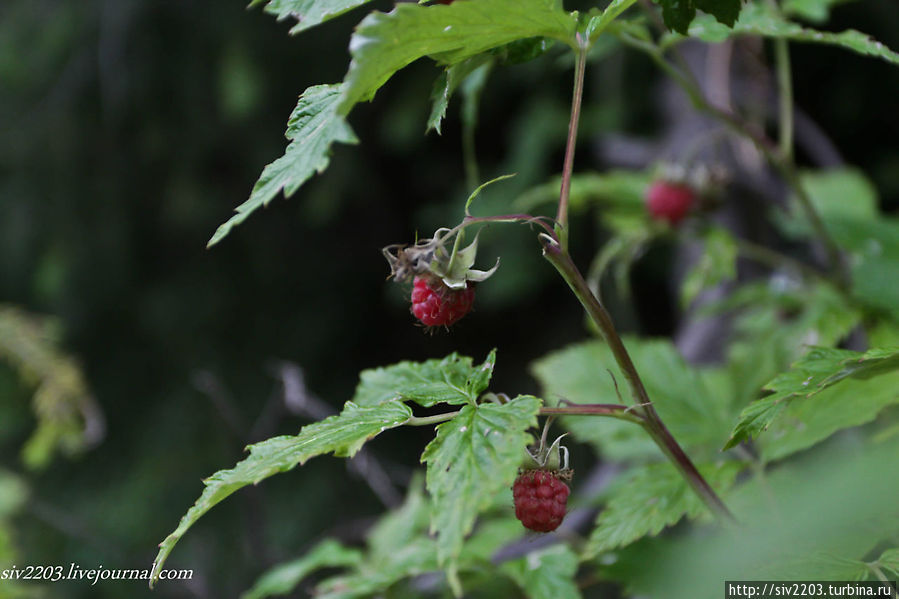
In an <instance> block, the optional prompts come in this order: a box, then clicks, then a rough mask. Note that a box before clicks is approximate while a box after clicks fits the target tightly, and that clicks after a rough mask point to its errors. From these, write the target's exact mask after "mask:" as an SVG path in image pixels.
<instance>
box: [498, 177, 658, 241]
mask: <svg viewBox="0 0 899 599" xmlns="http://www.w3.org/2000/svg"><path fill="white" fill-rule="evenodd" d="M650 181H651V176H650V174H649V173H648V172H645V171H627V170H610V171H606V172H603V173H579V174H576V175H573V176H572V177H571V190H570V194H569V197H568V202H569V209H570V210H571V211H580V210H584V209H586V208H589V207H590V206H592V205H594V204H595V205H597V206H598V207H599V208H600V210H601V212H600V216H601V218H602V220H603V222H605V223H608V225H609V226H610V227H611V228H613V229H615V230H616V231H619V232H631V231H634V230H636V229H640V228H644V227H645V223H646V208H645V206H644V202H645V197H646V188H647V187H648V186H649V183H650ZM560 185H561V179H560V178H555V179H553V180H552V181H550V182H548V183H544V184H542V185H539V186H537V187H533V188H531V189H529V190H528V191H526V192H525V193H523V194H522V195H521V196H519V198H518V199H517V200H516V201H515V204H516V206H517V207H518V208H519V209H521V210H531V209H533V208H534V207H535V206H539V205H541V204H544V203H550V202H557V201H558V200H559V187H560Z"/></svg>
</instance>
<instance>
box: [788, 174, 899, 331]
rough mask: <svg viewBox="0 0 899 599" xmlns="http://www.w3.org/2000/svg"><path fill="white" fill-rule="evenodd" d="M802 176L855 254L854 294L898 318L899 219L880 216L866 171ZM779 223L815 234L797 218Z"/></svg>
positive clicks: (828, 222) (833, 231)
mask: <svg viewBox="0 0 899 599" xmlns="http://www.w3.org/2000/svg"><path fill="white" fill-rule="evenodd" d="M800 178H801V182H802V185H803V187H804V188H805V189H806V191H807V192H808V194H809V196H810V197H811V200H812V203H813V204H814V206H815V208H816V209H817V210H818V212H819V214H820V215H821V220H823V221H824V225H825V227H826V228H827V230H828V232H829V233H830V235H831V236H832V237H833V238H834V239H835V240H836V242H837V243H838V244H839V245H840V246H841V247H843V248H844V249H845V250H847V251H848V252H849V253H850V254H851V259H850V261H849V262H850V267H851V272H852V293H853V295H854V296H855V297H857V298H858V299H859V300H861V301H862V302H863V303H865V304H867V305H868V306H871V307H872V308H875V309H878V310H883V311H887V312H893V313H894V314H899V285H896V284H895V283H894V281H896V280H897V279H899V219H896V218H891V217H888V216H885V215H882V214H880V213H879V211H878V199H877V190H876V189H875V187H874V185H873V184H872V183H871V182H870V181H869V180H868V178H867V177H865V175H864V173H862V172H861V171H858V170H856V169H852V168H840V169H832V170H827V171H803V172H802V173H801V174H800ZM794 212H795V211H794ZM780 224H781V225H782V227H783V228H784V229H785V230H786V231H787V232H788V233H790V234H793V235H796V234H798V235H805V236H810V235H812V233H811V231H810V230H809V228H808V226H807V225H805V223H804V221H802V220H800V219H799V218H798V217H797V218H794V219H787V220H784V221H783V222H781V223H780Z"/></svg>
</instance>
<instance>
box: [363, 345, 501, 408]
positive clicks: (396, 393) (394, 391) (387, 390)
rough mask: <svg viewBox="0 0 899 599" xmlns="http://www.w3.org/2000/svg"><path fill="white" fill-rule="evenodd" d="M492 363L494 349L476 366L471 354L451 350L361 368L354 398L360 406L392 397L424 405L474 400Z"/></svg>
mask: <svg viewBox="0 0 899 599" xmlns="http://www.w3.org/2000/svg"><path fill="white" fill-rule="evenodd" d="M495 364H496V350H493V351H491V352H490V354H489V355H488V356H487V359H485V360H484V363H483V364H481V365H479V366H475V365H474V364H472V359H471V358H467V357H464V356H460V355H458V354H456V353H453V354H450V355H448V356H447V357H445V358H442V359H435V360H427V361H425V362H399V363H398V364H393V365H392V366H386V367H383V368H374V369H371V370H363V371H362V373H361V374H360V375H359V385H358V386H357V387H356V394H355V395H354V396H353V401H354V402H355V403H357V404H359V405H360V406H375V405H379V404H382V403H384V402H387V401H391V400H395V399H401V400H404V401H414V402H415V403H417V404H419V405H421V406H424V407H431V406H433V405H435V404H438V403H448V404H464V403H474V402H475V401H476V400H477V399H478V396H479V395H480V394H481V393H482V392H483V391H484V390H485V389H486V388H487V385H488V383H489V382H490V377H491V375H492V374H493V367H494V365H495Z"/></svg>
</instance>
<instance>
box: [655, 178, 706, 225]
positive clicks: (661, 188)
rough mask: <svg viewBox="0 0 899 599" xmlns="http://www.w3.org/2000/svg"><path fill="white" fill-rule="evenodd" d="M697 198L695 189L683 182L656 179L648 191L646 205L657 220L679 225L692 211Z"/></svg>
mask: <svg viewBox="0 0 899 599" xmlns="http://www.w3.org/2000/svg"><path fill="white" fill-rule="evenodd" d="M694 200H695V194H694V193H693V189H692V188H691V187H690V186H688V185H685V184H683V183H674V182H670V181H655V182H653V184H652V185H650V186H649V191H648V192H647V193H646V207H647V208H648V209H649V214H650V216H652V218H654V219H655V220H664V221H668V223H670V224H671V225H677V223H679V222H680V221H681V220H683V218H684V217H685V216H686V215H687V212H689V211H690V208H691V207H692V206H693V201H694Z"/></svg>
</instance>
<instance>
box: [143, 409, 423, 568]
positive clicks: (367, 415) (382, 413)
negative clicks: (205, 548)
mask: <svg viewBox="0 0 899 599" xmlns="http://www.w3.org/2000/svg"><path fill="white" fill-rule="evenodd" d="M411 416H412V410H410V409H409V407H408V406H407V405H405V404H403V403H400V402H387V403H382V404H379V405H374V406H361V407H360V406H358V405H356V404H354V403H353V402H347V403H346V405H345V406H344V409H343V411H342V412H341V413H340V414H337V415H335V416H330V417H328V418H325V419H324V420H322V421H321V422H316V423H313V424H309V425H307V426H304V427H303V428H302V430H300V433H299V434H298V435H296V436H289V435H285V436H280V437H273V438H271V439H268V440H266V441H262V442H261V443H256V444H255V445H250V446H249V447H248V448H247V449H249V451H250V455H249V457H247V458H246V459H244V460H243V461H241V462H239V463H238V464H237V465H236V466H234V468H231V469H230V470H220V471H218V472H216V473H215V474H213V475H212V476H210V477H209V478H207V479H206V480H204V481H203V484H204V485H206V488H205V489H203V493H202V495H200V498H199V499H198V500H197V502H196V503H195V504H194V505H193V507H191V508H190V509H189V510H188V511H187V513H186V514H185V515H184V516H183V517H182V518H181V522H180V523H179V524H178V528H177V529H175V531H174V532H173V533H172V534H170V535H169V536H168V537H166V538H165V540H164V541H163V542H162V543H160V544H159V553H158V554H157V556H156V560H155V561H154V569H153V574H152V578H151V585H152V584H153V583H155V581H156V577H157V576H158V575H159V571H160V569H162V566H163V564H164V563H165V560H166V558H167V557H168V555H169V553H171V551H172V549H174V547H175V544H176V543H177V542H178V540H179V539H181V537H182V536H184V533H186V532H187V531H188V529H189V528H190V527H191V526H193V524H194V523H195V522H196V521H197V520H199V519H200V517H201V516H203V514H205V513H206V512H208V511H209V510H210V509H212V508H213V507H214V506H215V505H216V504H217V503H219V502H220V501H222V500H223V499H225V498H226V497H228V496H229V495H231V494H232V493H234V492H235V491H237V490H238V489H241V488H243V487H245V486H247V485H255V484H257V483H259V482H260V481H262V480H264V479H266V478H268V477H270V476H272V475H275V474H278V473H279V472H287V471H288V470H291V469H292V468H294V467H295V466H297V465H300V464H303V463H305V462H306V461H308V460H309V459H311V458H313V457H315V456H318V455H323V454H326V453H334V455H336V456H338V457H351V456H353V455H354V454H355V453H356V452H357V451H359V449H361V448H362V446H363V445H364V444H365V442H366V441H368V440H370V439H372V438H374V437H375V436H376V435H378V434H379V433H382V432H384V431H385V430H387V429H390V428H395V427H397V426H400V425H401V424H403V423H404V422H406V421H407V420H409V418H411Z"/></svg>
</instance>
